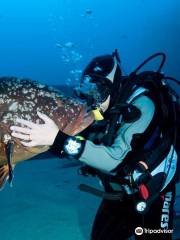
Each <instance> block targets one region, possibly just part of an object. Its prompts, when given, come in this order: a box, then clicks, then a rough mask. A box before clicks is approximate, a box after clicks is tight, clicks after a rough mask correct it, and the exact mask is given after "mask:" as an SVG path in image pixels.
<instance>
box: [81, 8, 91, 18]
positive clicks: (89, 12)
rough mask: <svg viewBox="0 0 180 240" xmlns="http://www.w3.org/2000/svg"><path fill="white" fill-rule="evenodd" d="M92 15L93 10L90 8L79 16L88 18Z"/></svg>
mask: <svg viewBox="0 0 180 240" xmlns="http://www.w3.org/2000/svg"><path fill="white" fill-rule="evenodd" d="M92 14H93V10H92V9H90V8H87V9H86V10H85V12H84V14H82V15H81V16H82V17H89V16H92Z"/></svg>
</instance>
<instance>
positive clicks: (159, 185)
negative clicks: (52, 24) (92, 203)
mask: <svg viewBox="0 0 180 240" xmlns="http://www.w3.org/2000/svg"><path fill="white" fill-rule="evenodd" d="M156 57H162V62H161V64H160V66H159V68H158V69H157V71H155V72H154V71H143V72H140V70H141V68H142V67H143V66H144V65H145V64H146V63H148V62H149V61H151V60H153V59H154V58H156ZM165 58H166V56H165V54H163V53H157V54H154V55H152V56H151V57H149V58H148V59H146V60H145V61H144V62H143V63H142V64H141V65H140V66H139V67H138V68H137V69H136V70H134V71H133V72H132V73H131V74H130V75H129V76H122V71H121V66H120V58H119V55H118V52H117V50H115V51H114V52H113V53H112V55H105V56H99V57H96V58H94V59H93V60H92V61H91V62H90V63H89V64H88V66H87V67H86V68H85V70H84V72H83V74H82V78H81V82H80V87H79V88H77V89H76V90H75V93H76V95H77V96H78V97H79V98H81V99H83V100H84V101H86V102H87V105H88V106H89V111H92V112H93V113H94V116H95V121H94V123H93V124H92V125H91V126H89V127H88V128H87V129H86V130H84V131H83V132H81V133H80V134H78V135H77V136H68V135H66V134H65V133H63V132H62V131H60V130H59V129H58V127H57V126H56V124H55V123H54V122H53V121H52V120H51V119H50V118H49V117H48V116H46V115H44V114H42V113H39V114H38V115H39V117H41V118H42V119H43V120H44V121H45V124H40V125H38V128H36V129H37V130H36V133H34V136H32V134H33V131H32V134H31V138H32V139H33V140H32V141H30V142H29V143H28V144H31V146H35V145H44V143H43V138H44V136H48V138H49V139H48V141H49V145H50V146H51V148H50V151H51V152H53V153H54V154H56V155H58V156H59V157H64V156H67V157H69V158H73V159H76V160H79V161H81V162H82V163H83V166H82V167H81V168H80V169H79V173H80V174H82V175H84V176H96V177H98V178H99V180H100V182H101V185H102V187H103V190H100V189H96V188H94V187H92V186H89V185H85V184H81V185H80V186H79V189H80V190H82V191H85V192H89V193H92V194H95V195H96V196H99V197H102V199H103V200H102V202H101V205H100V207H99V209H98V211H97V214H96V217H95V221H94V224H93V228H92V233H91V240H120V239H122V240H125V239H128V238H129V237H131V236H135V238H136V239H153V240H154V239H163V240H166V239H172V232H173V214H174V212H173V205H174V198H175V183H176V182H177V172H178V171H177V166H178V164H177V163H178V155H179V145H178V144H180V141H179V140H178V138H179V134H178V121H179V104H178V96H177V94H176V92H175V91H174V90H173V89H172V88H171V87H170V86H169V84H168V82H167V80H173V81H175V82H176V83H178V84H179V82H178V81H177V80H176V79H174V78H172V77H166V76H165V75H164V74H162V73H161V70H162V67H163V65H164V62H165ZM139 72H140V73H139ZM18 122H19V123H20V122H21V120H20V119H19V120H18ZM27 127H28V123H27ZM29 127H30V128H31V129H32V128H33V127H32V125H31V124H29ZM11 130H13V133H12V135H13V136H14V137H17V138H21V139H22V140H23V138H22V134H24V135H26V134H27V132H26V128H22V130H21V132H20V133H18V132H19V130H18V128H17V129H16V126H12V127H11ZM32 130H33V129H32ZM28 134H29V132H28ZM41 136H42V137H41ZM25 139H26V138H25ZM22 144H24V145H25V146H26V143H25V142H22ZM46 144H47V139H46ZM28 146H29V145H28ZM157 233H159V234H157Z"/></svg>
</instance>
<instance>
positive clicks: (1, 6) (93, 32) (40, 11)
mask: <svg viewBox="0 0 180 240" xmlns="http://www.w3.org/2000/svg"><path fill="white" fill-rule="evenodd" d="M88 10H91V11H92V13H88ZM179 16H180V1H179V0H173V1H172V0H158V1H156V0H151V1H149V0H111V1H109V0H97V1H96V0H78V1H74V0H43V1H40V0H39V1H35V0H31V1H24V0H16V1H14V0H6V1H1V2H0V76H19V77H28V78H32V79H35V80H38V81H40V82H43V83H47V84H51V85H60V84H63V85H74V84H78V79H79V76H80V73H81V71H82V70H83V68H84V67H85V66H86V64H87V63H88V62H89V61H90V60H91V58H92V57H94V56H96V55H100V54H106V53H111V52H112V51H113V50H114V49H115V48H118V50H119V53H120V57H121V62H122V68H123V72H124V73H125V74H128V73H130V72H131V71H132V70H133V69H134V68H135V67H136V66H137V65H138V64H140V63H141V62H142V61H143V60H144V58H146V57H148V56H149V55H151V54H153V53H155V52H159V51H163V52H165V53H166V54H167V62H166V65H165V67H164V69H163V71H164V72H165V73H166V74H167V75H171V76H173V77H176V78H178V79H180V72H179V65H180V47H179V40H180V21H179ZM157 63H158V61H155V62H153V63H151V64H149V65H148V67H149V69H156V67H157ZM174 87H176V86H175V85H174ZM58 164H59V162H58V160H57V159H54V160H52V161H51V160H47V162H46V163H44V162H43V161H39V162H38V163H36V162H29V163H23V164H22V165H21V166H20V167H17V173H16V176H17V178H15V183H14V187H13V189H9V188H8V187H7V188H6V189H5V190H4V191H3V192H0V206H1V208H2V211H1V223H0V238H1V239H3V240H21V239H26V240H29V239H31V240H32V239H33V240H36V239H43V240H44V239H52V240H56V239H62V240H65V239H69V240H71V239H72V240H73V239H75V238H76V239H79V240H81V239H82V240H83V239H85V240H87V239H88V236H89V232H90V227H91V224H92V219H93V216H94V214H95V210H96V208H97V206H98V200H97V201H96V200H93V198H91V197H89V196H84V195H83V196H82V195H81V193H79V192H76V190H75V189H76V184H74V183H78V181H79V179H77V178H76V177H75V176H74V174H75V170H74V169H73V168H71V169H70V170H67V169H65V170H66V171H68V173H66V172H65V170H64V172H63V178H61V175H60V174H61V173H62V170H59V169H61V168H60V167H59V168H58V166H59V165H58ZM39 169H40V171H39ZM49 169H50V170H49ZM57 169H58V170H59V171H58V170H57ZM53 170H55V174H53V173H54V171H53ZM66 175H67V178H68V181H69V182H68V181H66V180H67V179H66ZM71 176H73V180H74V181H72V180H71ZM64 178H65V180H64ZM62 179H63V180H62ZM62 181H66V182H64V184H62ZM67 186H68V187H67ZM67 189H68V190H69V192H71V193H73V198H71V195H69V192H68V191H67ZM73 189H74V190H73ZM64 194H65V195H64ZM61 197H62V198H61ZM72 199H73V200H72ZM81 201H85V203H86V204H87V206H89V209H90V210H89V211H88V212H87V213H86V214H87V216H86V218H85V219H84V218H83V217H84V213H83V211H86V210H87V209H86V207H84V208H83V207H80V206H81ZM90 201H92V202H93V206H92V205H91V204H90ZM68 203H69V205H68ZM63 206H64V207H63ZM178 206H179V205H178V203H176V208H177V211H179V210H178V209H179V207H178ZM78 207H79V208H80V210H79V212H80V213H78V211H77V212H76V209H78ZM71 213H72V214H71ZM63 217H64V220H63ZM82 220H83V221H82ZM82 222H84V224H83V223H82Z"/></svg>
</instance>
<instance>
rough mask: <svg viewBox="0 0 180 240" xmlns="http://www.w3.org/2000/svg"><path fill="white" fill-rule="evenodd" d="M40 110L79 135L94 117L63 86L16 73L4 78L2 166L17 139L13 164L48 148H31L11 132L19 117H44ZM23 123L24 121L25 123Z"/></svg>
mask: <svg viewBox="0 0 180 240" xmlns="http://www.w3.org/2000/svg"><path fill="white" fill-rule="evenodd" d="M37 111H39V112H42V113H44V114H46V115H48V116H49V117H50V118H51V119H52V120H54V121H55V123H56V124H57V125H58V127H59V129H60V130H62V131H63V132H65V133H67V134H69V135H75V134H77V133H79V132H81V131H82V130H84V129H85V128H86V127H88V126H89V125H90V124H91V123H92V122H93V120H94V117H93V115H92V114H91V113H87V109H86V105H85V104H83V103H82V102H80V101H79V100H77V99H74V98H71V97H66V96H65V95H63V94H62V93H61V92H60V91H59V90H56V89H55V88H52V87H49V86H47V85H44V84H40V83H38V82H35V81H32V80H29V79H19V78H16V77H2V78H0V166H2V165H4V164H5V163H7V156H6V152H5V146H6V143H7V141H8V140H10V139H11V140H14V142H15V146H14V154H13V165H15V164H16V163H17V162H20V161H23V160H26V159H29V158H31V157H33V156H35V155H37V154H39V153H42V152H44V151H47V150H48V147H47V146H39V147H32V148H27V147H24V146H23V145H22V144H21V143H20V141H19V140H18V139H17V138H13V137H12V136H11V131H10V126H12V125H17V123H16V119H17V118H23V119H26V120H29V121H33V122H35V123H39V124H42V123H43V121H42V120H41V119H40V118H39V117H38V116H37ZM21 126H22V125H21Z"/></svg>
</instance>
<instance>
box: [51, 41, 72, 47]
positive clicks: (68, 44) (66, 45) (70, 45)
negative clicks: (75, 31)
mask: <svg viewBox="0 0 180 240" xmlns="http://www.w3.org/2000/svg"><path fill="white" fill-rule="evenodd" d="M56 47H58V48H75V44H74V43H73V42H66V43H63V44H62V43H56Z"/></svg>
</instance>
